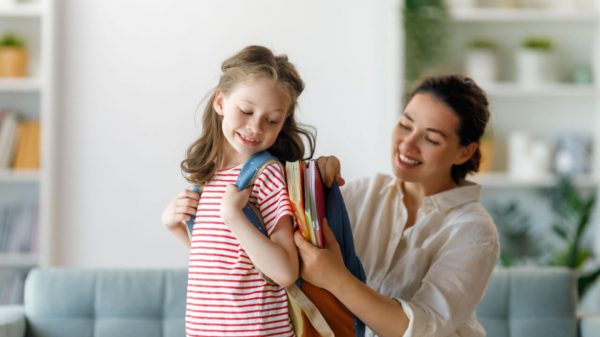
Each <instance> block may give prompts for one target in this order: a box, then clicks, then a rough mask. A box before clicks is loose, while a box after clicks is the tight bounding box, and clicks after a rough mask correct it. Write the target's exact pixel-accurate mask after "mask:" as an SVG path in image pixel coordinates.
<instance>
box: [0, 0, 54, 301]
mask: <svg viewBox="0 0 600 337" xmlns="http://www.w3.org/2000/svg"><path fill="white" fill-rule="evenodd" d="M6 32H12V33H14V34H17V35H19V36H20V37H22V38H23V39H24V40H25V43H26V48H27V51H28V58H29V60H28V68H27V69H28V71H27V75H26V76H25V77H15V78H9V77H0V110H4V111H11V113H13V114H14V115H16V116H17V119H18V121H19V124H21V122H22V121H32V120H35V121H37V123H38V126H39V132H37V133H36V134H37V135H38V136H39V139H38V140H37V141H35V142H34V143H35V144H39V146H38V147H37V150H35V149H33V150H32V147H28V148H26V150H23V151H24V152H23V153H31V152H36V151H39V153H38V154H37V155H34V156H33V157H35V158H39V164H37V165H34V166H33V167H28V168H23V167H21V168H18V167H17V168H16V169H15V164H16V162H15V161H14V160H13V159H11V160H10V161H11V164H9V165H7V166H5V167H1V168H0V305H2V304H19V303H21V302H22V299H23V294H22V291H23V281H24V279H25V277H26V275H27V272H28V271H29V270H30V269H31V268H33V267H35V266H39V265H46V264H49V263H50V260H51V257H50V252H51V249H50V242H51V240H50V237H49V236H50V233H51V232H52V231H51V230H50V228H51V226H52V219H53V213H52V207H51V205H50V202H51V200H52V198H51V195H52V193H51V191H52V186H53V179H52V177H53V172H52V167H53V166H52V157H53V156H52V152H53V151H52V148H53V137H54V136H53V127H52V125H53V120H54V117H53V106H54V93H53V88H54V86H53V75H54V58H53V54H54V1H53V0H20V1H19V0H17V1H15V2H14V3H13V4H2V5H0V35H3V34H4V33H6ZM4 121H5V120H4V119H1V120H0V132H1V131H2V123H4ZM0 137H1V135H0ZM15 137H17V136H15ZM16 143H17V141H16V140H15V144H14V147H15V148H16V147H17V146H18V145H17V144H16ZM0 151H2V149H0ZM13 151H16V150H13ZM0 157H1V155H0ZM13 158H14V156H13ZM17 166H18V165H17Z"/></svg>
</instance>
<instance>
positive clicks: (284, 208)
mask: <svg viewBox="0 0 600 337" xmlns="http://www.w3.org/2000/svg"><path fill="white" fill-rule="evenodd" d="M251 197H252V198H255V200H256V205H257V206H258V209H259V210H260V213H261V215H262V218H263V221H264V224H265V228H266V229H267V233H269V235H271V233H272V232H273V230H274V229H275V227H276V226H277V224H278V223H279V220H280V219H281V218H282V217H284V216H286V215H289V216H292V214H293V213H292V206H291V203H290V199H289V196H288V193H287V188H286V185H285V173H284V170H283V167H282V165H281V164H280V163H277V162H273V163H270V164H268V165H267V166H266V167H265V168H264V169H263V170H262V172H261V173H260V175H259V176H258V177H257V178H256V181H255V182H254V188H253V190H252V194H251Z"/></svg>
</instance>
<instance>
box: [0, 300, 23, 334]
mask: <svg viewBox="0 0 600 337" xmlns="http://www.w3.org/2000/svg"><path fill="white" fill-rule="evenodd" d="M24 336H25V308H23V307H22V306H0V337H24Z"/></svg>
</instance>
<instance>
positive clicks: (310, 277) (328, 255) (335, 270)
mask: <svg viewBox="0 0 600 337" xmlns="http://www.w3.org/2000/svg"><path fill="white" fill-rule="evenodd" d="M323 234H324V239H325V246H324V247H323V248H318V247H315V246H313V245H312V244H311V243H310V242H308V241H306V239H304V237H303V236H302V235H301V234H300V232H299V231H296V232H295V233H294V241H295V242H296V247H298V252H299V253H300V259H301V262H300V275H301V276H302V278H303V279H305V280H306V281H308V282H310V283H311V284H313V285H315V286H317V287H320V288H323V289H327V290H329V291H331V289H335V287H337V284H336V282H338V281H339V280H340V279H342V278H340V277H339V276H340V275H342V274H344V273H350V272H349V271H348V270H347V269H346V266H345V265H344V259H343V257H342V252H341V250H340V246H339V245H338V243H337V241H336V239H335V236H334V235H333V232H332V231H331V229H330V228H329V224H327V220H326V219H325V220H324V221H323Z"/></svg>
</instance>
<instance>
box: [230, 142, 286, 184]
mask: <svg viewBox="0 0 600 337" xmlns="http://www.w3.org/2000/svg"><path fill="white" fill-rule="evenodd" d="M276 161H278V160H277V157H275V156H273V155H272V154H270V153H269V152H267V151H262V152H259V153H255V154H254V155H252V157H250V159H248V161H246V162H245V163H244V166H243V167H242V170H241V171H240V175H239V176H238V178H237V180H236V182H235V186H236V187H237V188H239V189H240V190H243V189H246V188H247V187H250V186H251V185H252V184H254V181H255V180H256V178H257V177H258V175H259V174H260V172H261V171H262V170H263V168H265V166H267V165H269V164H270V163H272V162H276Z"/></svg>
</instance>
